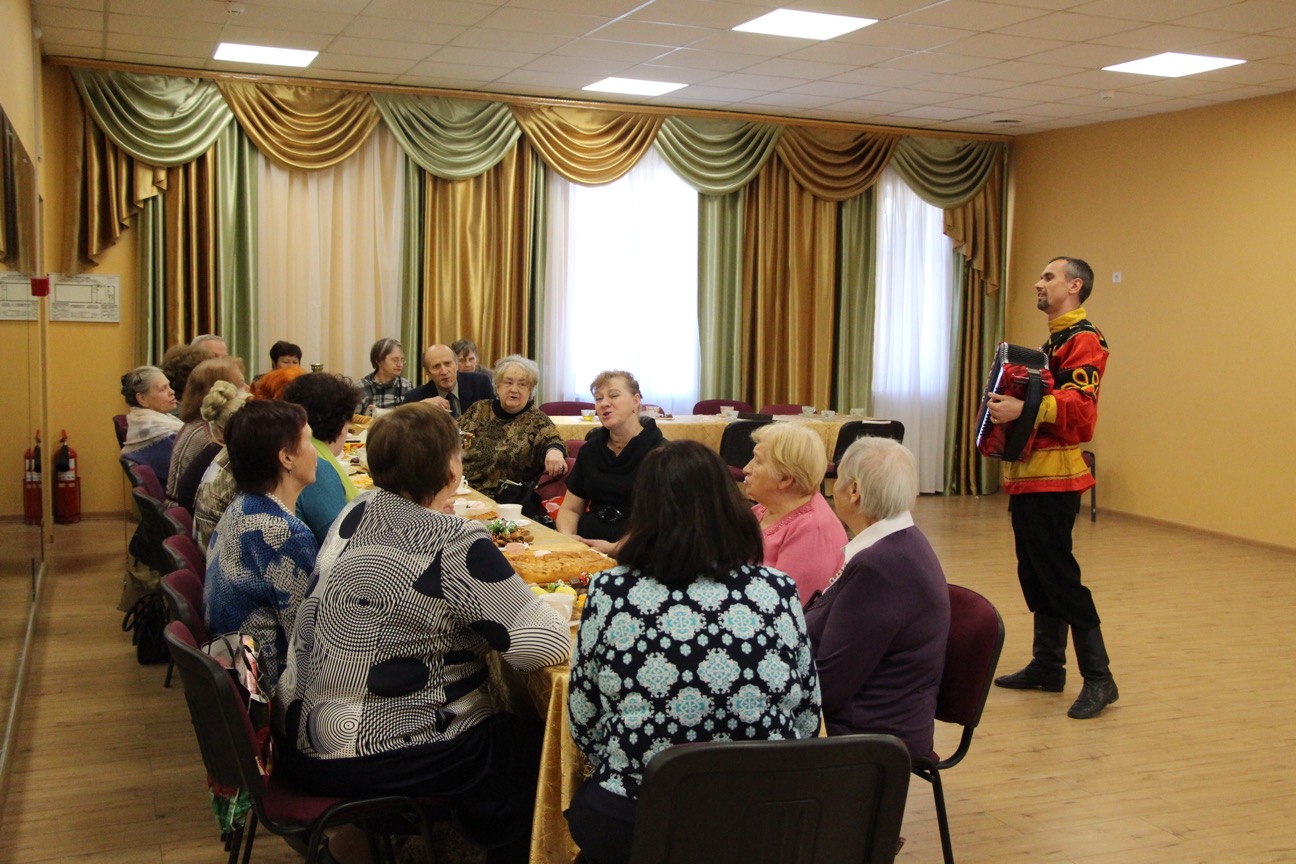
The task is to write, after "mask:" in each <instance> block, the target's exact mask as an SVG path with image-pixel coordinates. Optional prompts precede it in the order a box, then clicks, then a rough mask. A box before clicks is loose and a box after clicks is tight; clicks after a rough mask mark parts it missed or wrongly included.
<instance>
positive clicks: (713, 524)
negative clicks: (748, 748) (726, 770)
mask: <svg viewBox="0 0 1296 864" xmlns="http://www.w3.org/2000/svg"><path fill="white" fill-rule="evenodd" d="M761 555H762V541H761V530H760V526H759V524H758V523H757V522H756V517H755V516H753V515H752V512H751V510H750V509H749V507H748V505H747V502H745V501H743V500H742V496H741V495H739V493H738V490H737V487H736V486H735V485H734V483H733V480H731V479H730V477H729V469H728V468H727V467H726V466H725V464H724V463H723V462H722V461H721V460H720V457H719V456H718V455H716V454H715V453H714V452H713V451H712V450H710V449H708V448H707V447H705V446H704V445H702V444H699V443H697V442H696V441H667V442H666V443H664V444H662V445H660V446H659V447H657V448H656V449H654V450H653V451H652V452H650V453H649V454H648V455H647V456H646V457H644V460H643V466H642V468H641V470H640V472H639V479H638V481H637V482H636V484H635V489H634V506H633V507H632V508H631V510H630V521H629V525H628V527H627V528H626V533H625V536H624V540H623V543H622V546H621V549H620V551H619V553H618V554H617V560H618V561H619V562H620V566H618V567H615V568H613V569H612V570H608V571H605V572H603V573H600V574H598V575H597V576H595V577H594V578H593V579H592V580H591V582H590V587H589V596H588V598H587V600H586V604H585V612H584V615H583V616H582V621H581V625H580V633H579V636H578V637H577V642H576V655H575V657H574V658H573V660H572V675H571V693H570V696H569V697H568V700H567V706H568V711H569V713H570V715H571V727H572V737H573V738H575V740H576V744H577V746H578V747H580V749H581V752H583V753H584V754H585V755H586V757H588V758H589V760H590V762H591V763H592V764H593V766H594V774H593V776H592V777H591V778H590V779H589V781H588V782H587V783H586V784H585V785H584V786H582V787H581V788H580V789H579V790H577V792H576V795H575V796H574V798H573V800H572V805H571V808H570V809H569V810H568V811H567V822H568V824H569V825H570V827H571V833H572V838H573V839H574V840H575V841H576V843H577V845H579V846H580V847H581V853H582V855H583V856H584V858H585V859H586V860H588V861H591V862H597V864H615V862H624V861H627V860H629V857H630V841H631V838H632V836H633V834H634V816H635V805H636V800H637V798H638V795H639V784H640V782H641V781H642V780H643V774H644V769H645V768H647V766H648V763H649V762H650V761H651V760H652V757H653V756H655V755H657V753H659V752H661V751H662V750H664V749H666V748H667V747H670V746H671V745H673V744H684V743H688V742H693V741H715V740H728V741H756V740H772V739H788V738H811V737H814V735H816V734H817V733H818V731H819V680H818V677H817V675H816V673H815V667H814V660H813V659H812V657H811V651H810V640H809V637H808V636H807V634H806V624H805V619H804V618H803V617H802V615H801V601H800V599H799V597H798V595H797V587H796V583H794V582H793V581H792V578H791V577H790V576H788V575H787V574H785V573H782V572H780V571H778V570H774V569H772V568H768V567H764V566H761V564H760V563H759V562H760V560H761Z"/></svg>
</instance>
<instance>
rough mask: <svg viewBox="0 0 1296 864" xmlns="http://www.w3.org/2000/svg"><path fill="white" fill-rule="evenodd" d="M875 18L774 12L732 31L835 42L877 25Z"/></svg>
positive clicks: (784, 11)
mask: <svg viewBox="0 0 1296 864" xmlns="http://www.w3.org/2000/svg"><path fill="white" fill-rule="evenodd" d="M876 23H877V19H876V18H852V17H851V16H849V15H827V14H825V13H823V12H798V11H796V10H795V9H775V10H774V11H773V12H770V13H769V14H767V15H762V16H760V17H759V18H754V19H752V20H751V21H748V22H747V23H746V24H739V25H738V26H737V27H735V28H733V29H735V30H740V31H742V32H743V33H766V34H769V35H770V36H794V37H796V38H798V39H835V38H836V37H838V36H840V35H842V34H843V33H850V32H851V31H853V30H859V29H861V28H863V27H867V26H869V25H870V24H876Z"/></svg>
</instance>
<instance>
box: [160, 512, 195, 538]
mask: <svg viewBox="0 0 1296 864" xmlns="http://www.w3.org/2000/svg"><path fill="white" fill-rule="evenodd" d="M162 516H163V518H165V519H166V521H167V524H168V525H170V526H171V528H172V531H173V533H175V534H183V535H185V536H186V537H192V536H193V514H192V513H190V512H189V511H188V510H186V509H185V508H183V507H168V508H167V510H166V512H165V513H163V514H162Z"/></svg>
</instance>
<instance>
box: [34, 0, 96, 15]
mask: <svg viewBox="0 0 1296 864" xmlns="http://www.w3.org/2000/svg"><path fill="white" fill-rule="evenodd" d="M107 2H108V0H42V2H41V6H42V7H43V8H49V7H54V6H64V7H67V8H69V9H91V10H95V11H98V12H102V11H104V7H105V6H106V4H107Z"/></svg>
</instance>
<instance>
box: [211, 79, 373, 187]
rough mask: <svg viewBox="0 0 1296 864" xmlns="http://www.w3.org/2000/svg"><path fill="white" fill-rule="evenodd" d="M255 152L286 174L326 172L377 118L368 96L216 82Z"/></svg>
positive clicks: (355, 146) (358, 142)
mask: <svg viewBox="0 0 1296 864" xmlns="http://www.w3.org/2000/svg"><path fill="white" fill-rule="evenodd" d="M216 83H217V85H218V86H219V87H220V90H221V93H222V94H224V96H225V101H226V102H228V103H229V106H230V108H231V109H232V110H233V111H234V116H235V117H236V118H238V122H239V124H240V125H241V126H242V127H243V131H244V132H246V133H247V136H248V137H249V138H251V139H252V143H254V144H255V145H256V147H257V149H258V150H260V151H261V152H262V153H263V154H264V155H265V156H266V157H267V158H268V159H270V160H272V161H273V162H275V163H277V164H278V165H280V166H281V167H284V168H290V169H291V168H299V169H305V170H308V171H309V170H314V169H319V168H329V167H331V166H333V165H336V164H338V163H339V162H341V161H343V160H344V159H346V158H347V157H348V156H350V155H351V154H352V153H354V152H355V151H356V150H358V149H360V146H361V145H362V144H364V142H365V141H366V140H367V139H368V138H369V136H370V134H372V133H373V130H374V127H375V126H377V125H378V121H379V119H381V115H380V114H379V113H378V108H377V106H375V105H374V103H373V99H372V98H370V96H369V94H368V93H364V92H358V91H357V92H348V91H343V90H330V89H327V88H323V87H304V86H299V85H295V84H268V83H267V84H258V83H252V82H248V81H226V80H221V81H217V82H216Z"/></svg>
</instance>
